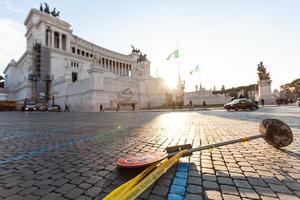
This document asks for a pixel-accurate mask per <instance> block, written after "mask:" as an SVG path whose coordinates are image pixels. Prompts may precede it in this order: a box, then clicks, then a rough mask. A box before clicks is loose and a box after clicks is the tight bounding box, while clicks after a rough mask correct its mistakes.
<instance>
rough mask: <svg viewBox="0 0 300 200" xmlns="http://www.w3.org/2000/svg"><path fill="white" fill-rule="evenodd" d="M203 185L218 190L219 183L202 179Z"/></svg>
mask: <svg viewBox="0 0 300 200" xmlns="http://www.w3.org/2000/svg"><path fill="white" fill-rule="evenodd" d="M203 187H204V188H205V189H211V190H219V185H218V184H217V183H216V182H212V181H203Z"/></svg>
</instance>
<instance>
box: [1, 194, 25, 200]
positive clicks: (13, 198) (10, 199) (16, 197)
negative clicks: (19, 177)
mask: <svg viewBox="0 0 300 200" xmlns="http://www.w3.org/2000/svg"><path fill="white" fill-rule="evenodd" d="M6 200H26V199H25V198H24V197H22V196H19V195H13V196H10V197H8V198H7V199H6Z"/></svg>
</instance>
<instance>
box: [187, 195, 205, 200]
mask: <svg viewBox="0 0 300 200" xmlns="http://www.w3.org/2000/svg"><path fill="white" fill-rule="evenodd" d="M185 198H186V200H202V199H203V198H202V196H201V195H200V194H186V196H185Z"/></svg>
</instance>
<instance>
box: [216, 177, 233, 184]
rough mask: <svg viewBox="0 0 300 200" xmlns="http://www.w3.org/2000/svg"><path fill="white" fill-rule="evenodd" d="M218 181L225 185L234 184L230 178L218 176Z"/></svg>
mask: <svg viewBox="0 0 300 200" xmlns="http://www.w3.org/2000/svg"><path fill="white" fill-rule="evenodd" d="M218 182H219V183H220V184H225V185H234V184H233V181H232V179H231V178H226V177H218Z"/></svg>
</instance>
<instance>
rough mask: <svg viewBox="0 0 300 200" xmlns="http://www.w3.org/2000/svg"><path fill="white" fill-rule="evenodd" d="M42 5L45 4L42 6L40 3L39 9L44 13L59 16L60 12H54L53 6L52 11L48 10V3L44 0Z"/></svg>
mask: <svg viewBox="0 0 300 200" xmlns="http://www.w3.org/2000/svg"><path fill="white" fill-rule="evenodd" d="M44 5H45V8H43V4H42V3H41V4H40V11H42V12H45V13H47V14H49V15H50V14H51V15H52V16H53V17H59V14H60V12H59V11H58V12H56V8H54V9H53V10H52V12H50V8H49V6H48V4H47V3H45V2H44Z"/></svg>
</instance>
